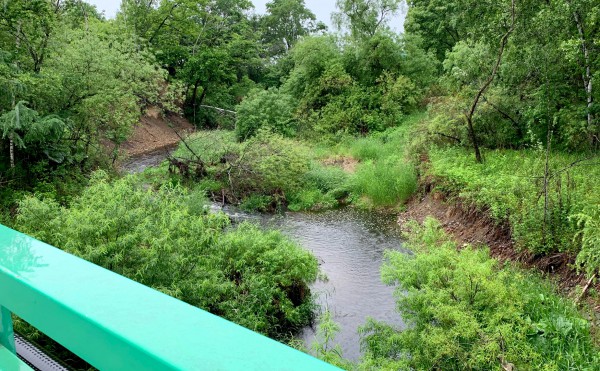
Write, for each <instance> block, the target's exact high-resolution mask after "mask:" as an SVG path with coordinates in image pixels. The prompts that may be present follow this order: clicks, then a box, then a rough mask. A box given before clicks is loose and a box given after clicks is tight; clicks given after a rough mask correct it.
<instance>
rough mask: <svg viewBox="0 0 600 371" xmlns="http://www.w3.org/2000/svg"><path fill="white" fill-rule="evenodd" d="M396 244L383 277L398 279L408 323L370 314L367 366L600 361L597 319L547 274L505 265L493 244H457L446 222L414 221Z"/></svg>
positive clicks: (582, 364) (546, 365)
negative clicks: (593, 329)
mask: <svg viewBox="0 0 600 371" xmlns="http://www.w3.org/2000/svg"><path fill="white" fill-rule="evenodd" d="M412 228H413V231H412V233H410V234H409V235H408V239H409V240H408V243H407V245H406V247H407V248H409V249H411V250H412V251H414V252H415V254H414V255H412V254H406V253H402V252H398V251H388V252H387V253H386V262H385V264H384V266H383V268H382V277H383V280H384V282H386V283H388V284H398V288H397V289H396V297H397V303H398V309H399V311H400V313H401V314H402V316H403V319H404V320H405V322H406V323H407V325H408V327H407V329H405V330H403V331H398V330H396V329H394V328H392V327H390V326H389V325H386V324H384V323H379V322H376V321H373V320H370V321H369V322H368V323H367V324H366V325H365V326H364V327H363V328H362V330H361V332H362V333H363V336H364V338H363V340H362V342H363V347H364V350H365V351H366V354H365V361H364V363H363V367H364V368H365V369H373V368H375V369H405V368H407V369H444V370H446V369H449V370H450V369H501V368H502V367H504V368H506V367H510V365H511V364H512V365H513V366H516V368H517V369H557V370H558V369H572V368H577V369H595V368H597V367H599V366H600V356H599V353H598V351H597V349H595V348H594V346H593V342H592V339H591V335H590V328H589V323H588V322H587V321H585V320H584V319H582V318H581V316H580V315H579V314H578V312H577V309H576V308H575V306H574V305H572V304H569V303H568V302H567V301H566V300H564V299H560V298H559V297H558V296H557V295H556V294H555V293H553V292H552V290H551V289H550V288H548V287H547V286H546V285H544V284H542V283H541V280H540V279H537V278H536V277H533V276H531V275H526V274H524V273H521V272H520V271H516V270H514V269H511V268H500V267H499V266H498V264H497V262H496V261H495V260H493V259H490V258H489V256H488V253H487V252H486V251H485V250H481V249H473V248H471V247H466V248H462V249H460V250H458V249H457V245H456V243H455V242H453V241H452V240H450V238H449V237H448V236H446V235H445V233H444V232H443V230H442V228H441V226H440V224H439V222H437V221H435V220H434V219H431V218H429V219H427V220H426V221H425V223H424V227H418V226H417V225H415V224H413V225H412Z"/></svg>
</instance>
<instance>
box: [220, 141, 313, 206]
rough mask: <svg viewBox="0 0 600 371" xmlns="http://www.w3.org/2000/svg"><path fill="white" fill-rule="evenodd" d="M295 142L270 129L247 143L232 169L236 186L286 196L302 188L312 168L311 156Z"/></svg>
mask: <svg viewBox="0 0 600 371" xmlns="http://www.w3.org/2000/svg"><path fill="white" fill-rule="evenodd" d="M295 144H296V143H295V142H293V141H291V140H289V139H285V138H283V137H282V136H280V135H278V134H273V133H269V132H266V131H263V132H260V133H259V134H258V135H257V136H255V137H254V138H252V139H250V140H248V141H247V142H245V143H244V144H243V145H242V148H241V150H240V157H239V159H238V160H237V162H236V163H235V165H234V168H233V171H232V172H231V187H232V189H233V190H235V191H238V192H258V193H262V194H266V195H270V194H283V195H285V193H287V192H291V191H294V190H297V189H299V188H300V187H301V186H302V184H301V182H300V181H301V179H302V176H303V175H304V173H306V172H307V171H308V168H309V157H308V154H307V153H306V151H305V150H304V149H303V148H301V147H298V146H296V145H295Z"/></svg>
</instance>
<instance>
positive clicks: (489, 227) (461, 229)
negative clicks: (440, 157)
mask: <svg viewBox="0 0 600 371" xmlns="http://www.w3.org/2000/svg"><path fill="white" fill-rule="evenodd" d="M433 189H434V184H433V183H432V182H431V181H425V182H423V183H422V184H421V187H420V192H419V193H418V194H416V195H415V196H414V197H413V198H412V199H411V200H410V201H409V202H408V204H407V210H406V211H405V212H403V213H401V214H400V215H399V217H398V223H399V224H400V225H402V224H404V223H405V222H406V221H408V220H417V221H418V222H423V220H424V219H425V218H426V217H427V216H433V217H434V218H436V219H438V220H439V221H440V223H441V224H442V226H443V227H444V229H445V230H446V232H447V233H449V234H451V235H452V236H454V238H455V239H456V240H457V241H458V242H459V243H460V244H462V245H465V244H471V245H473V246H483V245H486V246H488V247H489V248H490V254H491V256H492V257H494V258H496V259H497V260H499V261H501V262H506V261H510V262H515V263H517V264H518V265H519V266H520V267H522V268H528V269H535V270H537V271H539V272H542V273H543V274H544V275H545V276H546V277H547V278H549V279H550V280H552V281H553V282H555V283H556V284H557V285H558V287H559V288H560V290H561V291H562V292H563V294H565V295H567V296H569V297H571V298H573V299H576V298H577V297H578V296H579V294H580V292H581V287H584V286H585V285H586V284H587V283H588V280H587V279H586V277H585V276H584V275H583V274H578V273H577V272H576V270H575V269H574V268H573V267H574V266H575V255H574V254H571V253H567V252H563V253H553V254H550V255H536V254H533V253H531V252H530V251H528V250H523V251H521V250H520V249H518V248H517V247H516V246H515V244H514V241H513V240H512V237H511V230H510V226H509V225H508V223H498V222H496V221H494V220H493V219H492V218H491V217H490V216H489V214H488V213H487V212H486V211H485V210H478V209H477V208H476V207H475V206H473V205H470V204H468V203H465V202H464V200H461V199H460V198H458V197H454V196H451V195H445V194H442V193H440V192H438V191H434V190H433ZM594 288H595V289H596V291H600V282H598V283H596V285H595V287H594ZM590 289H591V287H590ZM586 301H587V303H588V304H589V305H590V306H591V307H592V308H593V310H594V312H595V314H596V325H598V323H599V322H598V320H599V319H600V317H599V315H600V300H598V299H594V298H590V297H589V296H588V297H587V298H586Z"/></svg>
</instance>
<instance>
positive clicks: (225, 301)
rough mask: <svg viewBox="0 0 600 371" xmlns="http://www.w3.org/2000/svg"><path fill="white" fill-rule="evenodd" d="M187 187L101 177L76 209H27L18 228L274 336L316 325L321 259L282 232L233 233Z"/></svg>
mask: <svg viewBox="0 0 600 371" xmlns="http://www.w3.org/2000/svg"><path fill="white" fill-rule="evenodd" d="M203 205H204V200H203V198H202V197H199V195H197V194H194V193H189V192H186V191H184V190H183V189H181V188H179V187H163V188H162V189H160V190H159V191H156V192H153V191H149V190H144V189H143V187H140V186H138V185H137V184H136V182H135V180H134V178H132V177H127V178H124V179H121V180H118V181H116V182H114V183H110V182H108V181H107V179H106V176H105V175H104V174H102V173H101V172H100V173H96V174H95V176H94V178H93V179H92V181H91V184H90V186H89V188H87V189H86V190H85V191H84V192H83V194H82V195H81V196H80V197H78V198H76V199H75V200H74V201H73V202H72V204H71V206H70V208H64V207H60V206H59V205H58V204H57V203H56V202H54V201H52V200H42V199H39V198H36V197H29V198H26V199H24V200H23V201H22V202H21V203H20V206H19V214H18V217H17V227H18V228H19V229H20V230H21V231H23V232H25V233H28V234H30V235H32V236H34V237H37V238H39V239H41V240H44V241H46V242H48V243H50V244H52V245H54V246H57V247H59V248H62V249H64V250H65V251H67V252H69V253H72V254H74V255H77V256H80V257H82V258H84V259H86V260H89V261H91V262H92V263H95V264H98V265H101V266H103V267H105V268H107V269H110V270H112V271H114V272H116V273H119V274H122V275H124V276H126V277H129V278H131V279H134V280H136V281H138V282H140V283H142V284H144V285H147V286H150V287H153V288H155V289H157V290H160V291H162V292H164V293H166V294H169V295H171V296H174V297H177V298H179V299H181V300H183V301H185V302H187V303H189V304H191V305H194V306H198V307H200V308H203V309H205V310H208V311H210V312H212V313H214V314H217V315H220V316H223V317H225V318H227V319H230V320H232V321H235V322H237V323H240V324H242V325H244V326H246V327H248V328H250V329H252V330H255V331H259V332H262V333H264V334H267V335H270V336H275V337H277V336H282V335H284V334H286V333H287V332H288V331H290V330H294V329H297V328H300V327H302V326H304V325H306V324H307V323H308V322H309V320H310V318H311V310H312V305H313V304H312V300H311V297H310V295H309V290H308V286H307V285H308V283H310V282H312V281H314V280H315V279H316V275H317V270H318V268H317V262H316V259H315V258H314V257H313V256H312V255H311V254H310V253H309V252H307V251H305V250H303V249H301V248H300V247H299V246H298V245H296V244H294V243H292V242H291V241H290V240H288V239H287V238H285V237H284V236H283V235H282V234H280V233H278V232H268V233H265V232H262V231H260V230H259V229H258V228H257V227H255V226H251V225H241V226H240V227H239V228H237V229H234V230H230V229H226V227H228V226H229V219H228V218H227V216H225V215H224V214H207V213H206V211H204V210H205V208H204V207H203Z"/></svg>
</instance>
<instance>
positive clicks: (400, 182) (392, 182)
mask: <svg viewBox="0 0 600 371" xmlns="http://www.w3.org/2000/svg"><path fill="white" fill-rule="evenodd" d="M351 187H352V192H353V193H354V194H355V195H359V196H364V197H367V198H368V200H369V201H370V202H371V203H372V205H373V206H376V207H377V206H390V205H395V204H398V203H402V202H405V201H406V200H408V198H409V197H410V196H411V195H412V194H413V193H414V192H415V190H416V189H417V175H416V172H415V169H414V167H413V166H412V165H410V164H407V163H404V162H402V160H400V159H397V158H388V159H386V160H385V161H377V162H367V163H364V164H362V165H361V166H360V167H359V168H358V171H357V172H356V174H355V175H354V178H353V179H352V186H351Z"/></svg>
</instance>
